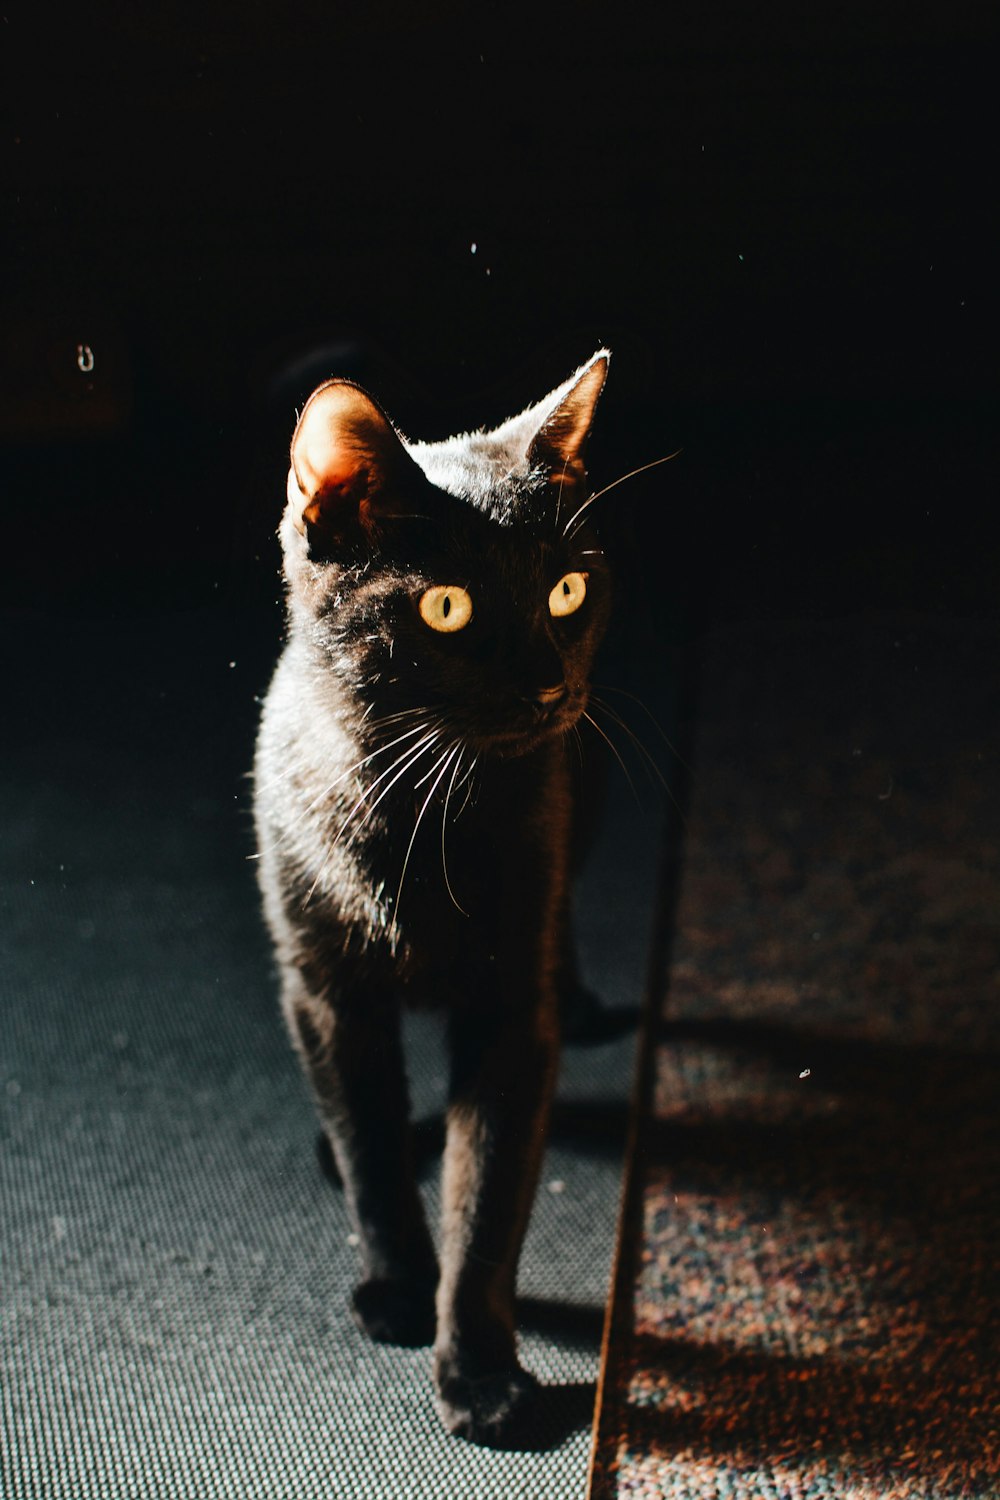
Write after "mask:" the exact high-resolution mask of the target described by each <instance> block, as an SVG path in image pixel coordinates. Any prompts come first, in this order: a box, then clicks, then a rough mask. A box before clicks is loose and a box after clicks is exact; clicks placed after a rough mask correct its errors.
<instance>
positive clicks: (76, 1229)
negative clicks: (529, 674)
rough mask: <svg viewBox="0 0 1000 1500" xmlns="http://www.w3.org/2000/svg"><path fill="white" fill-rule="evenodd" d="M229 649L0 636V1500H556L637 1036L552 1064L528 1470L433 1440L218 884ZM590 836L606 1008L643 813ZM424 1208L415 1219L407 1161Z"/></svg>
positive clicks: (229, 748) (234, 836) (239, 715)
mask: <svg viewBox="0 0 1000 1500" xmlns="http://www.w3.org/2000/svg"><path fill="white" fill-rule="evenodd" d="M251 634H252V631H251V630H250V627H249V626H248V623H247V621H246V619H245V618H242V617H240V616H238V615H236V614H233V615H230V614H227V613H226V612H225V611H224V610H221V609H220V611H219V612H218V613H216V614H214V615H212V616H211V617H201V618H196V617H181V616H178V617H176V618H173V619H160V620H158V621H157V622H155V624H151V623H150V622H148V621H145V622H143V621H138V622H137V621H132V622H126V623H119V624H115V623H109V622H106V621H105V622H103V623H90V624H88V623H83V622H80V621H72V622H69V621H67V622H59V621H55V622H53V621H43V620H40V619H35V618H32V617H31V616H29V615H20V616H17V617H16V618H13V619H8V620H7V621H6V639H7V643H8V646H7V650H8V655H9V657H10V660H9V662H8V664H7V666H8V683H12V684H13V685H14V686H13V689H12V691H13V705H14V712H13V714H12V716H11V723H10V725H9V729H8V731H7V733H6V735H5V743H4V747H3V752H2V765H3V778H2V793H0V797H2V814H3V829H4V837H3V846H2V853H0V912H2V923H3V927H2V939H0V985H2V989H0V1018H2V1021H0V1024H2V1031H0V1035H2V1047H0V1130H2V1147H0V1149H2V1165H0V1256H2V1323H0V1360H2V1370H3V1377H2V1378H3V1408H2V1419H0V1469H2V1493H3V1496H4V1497H5V1500H43V1497H44V1500H57V1497H58V1500H119V1497H121V1500H124V1497H136V1500H138V1497H150V1500H153V1497H155V1500H169V1497H173V1496H178V1497H180V1496H182V1497H184V1500H197V1497H202V1496H204V1497H212V1500H218V1497H220V1496H224V1495H234V1496H235V1495H238V1496H241V1497H251V1496H260V1497H264V1496H267V1497H269V1500H270V1497H275V1496H281V1497H284V1496H288V1497H302V1500H311V1497H317V1496H324V1497H326V1496H341V1495H343V1496H368V1495H370V1496H379V1497H393V1496H421V1497H423V1496H433V1495H442V1496H448V1497H450V1500H461V1497H465V1496H468V1497H470V1500H472V1497H475V1500H491V1497H497V1500H500V1497H503V1500H511V1497H516V1496H525V1497H530V1500H547V1497H552V1500H566V1497H571V1496H573V1495H581V1496H582V1495H583V1493H584V1488H585V1483H586V1465H587V1454H588V1447H589V1427H590V1420H591V1411H592V1406H593V1396H594V1387H593V1382H594V1380H595V1377H596V1374H597V1366H598V1352H599V1340H600V1332H601V1323H602V1316H603V1305H604V1300H605V1294H606V1286H607V1278H608V1270H609V1263H610V1257H611V1252H612V1243H613V1238H614V1227H615V1217H616V1212H617V1202H618V1193H619V1182H620V1166H621V1150H622V1144H623V1136H624V1123H625V1105H626V1101H627V1097H628V1090H629V1084H630V1076H631V1068H632V1057H633V1046H634V1037H633V1035H632V1034H631V1033H629V1034H628V1035H626V1036H625V1037H624V1038H622V1039H620V1040H618V1041H614V1042H610V1043H605V1044H602V1045H600V1046H597V1047H594V1048H591V1049H588V1050H582V1049H581V1050H576V1051H573V1052H569V1053H568V1054H567V1057H566V1061H565V1067H564V1071H563V1076H562V1082H561V1088H560V1095H559V1099H560V1104H559V1113H558V1115H557V1119H556V1123H555V1129H554V1133H553V1139H552V1143H551V1146H550V1149H549V1152H548V1155H547V1158H546V1162H545V1166H544V1171H543V1182H542V1187H541V1190H540V1193H539V1197H538V1202H537V1206H536V1211H535V1214H534V1217H533V1220H532V1224H531V1229H530V1232H529V1239H528V1244H527V1247H526V1253H525V1257H524V1261H523V1266H522V1275H521V1281H520V1293H521V1296H522V1298H523V1318H522V1321H523V1327H524V1337H523V1356H524V1359H525V1361H526V1363H527V1364H528V1365H529V1366H530V1367H531V1369H532V1370H534V1371H535V1372H536V1374H537V1375H538V1376H539V1377H540V1378H541V1379H542V1380H543V1381H544V1382H545V1383H546V1386H547V1387H548V1390H547V1392H546V1396H545V1406H544V1409H543V1412H542V1416H541V1421H540V1425H539V1435H538V1442H537V1445H536V1448H535V1450H534V1451H530V1452H516V1453H504V1454H500V1453H490V1452H485V1451H483V1450H479V1449H476V1448H474V1447H471V1446H469V1445H467V1444H462V1443H460V1442H457V1441H455V1440H448V1439H446V1438H445V1437H444V1435H443V1433H442V1431H441V1430H440V1427H439V1424H438V1421H437V1418H436V1416H435V1413H434V1410H433V1405H432V1400H431V1393H430V1383H429V1364H430V1356H429V1352H428V1351H426V1350H419V1351H408V1350H397V1349H391V1348H381V1347H377V1346H373V1345H372V1344H370V1343H368V1342H367V1341H366V1340H364V1339H363V1338H362V1336H361V1335H360V1334H359V1333H358V1331H357V1330H356V1329H355V1327H354V1325H353V1323H352V1322H351V1320H350V1318H349V1316H348V1315H347V1312H346V1305H345V1299H346V1295H347V1292H348V1290H349V1288H350V1286H351V1284H352V1281H353V1279H354V1277H355V1272H356V1251H355V1249H354V1247H353V1246H352V1244H351V1243H350V1240H349V1225H348V1222H347V1218H346V1214H345V1211H344V1207H343V1204H342V1202H341V1199H340V1197H339V1195H338V1193H337V1192H336V1190H335V1189H333V1188H332V1187H331V1186H330V1185H329V1184H328V1183H327V1182H326V1181H325V1180H324V1179H323V1177H322V1175H321V1173H320V1171H319V1168H318V1166H317V1162H316V1159H315V1155H314V1136H315V1127H314V1121H313V1115H312V1109H311V1105H310V1102H309V1099H308V1097H307V1095H306V1090H305V1087H304V1084H303V1082H302V1080H301V1078H300V1075H299V1071H298V1067H297V1064H296V1062H295V1060H294V1058H293V1056H292V1054H291V1051H290V1048H289V1046H288V1045H287V1042H286V1039H285V1036H284V1033H283V1029H282V1026H281V1022H280V1018H279V1015H278V1012H277V1006H276V1000H275V987H274V983H273V976H272V971H271V964H270V956H269V952H268V948H267V944H266V941H265V937H264V933H263V931H262V926H261V923H260V920H259V914H258V906H257V895H256V889H255V885H254V879H253V867H252V864H250V863H249V862H248V860H247V857H246V856H247V855H248V853H249V851H250V849H251V848H252V844H251V840H250V823H249V794H248V785H247V783H246V782H245V781H242V780H241V779H240V772H241V771H242V770H243V769H244V768H245V767H246V766H248V765H249V762H250V755H251V745H252V736H253V726H254V716H255V707H254V702H253V699H254V695H255V693H259V692H260V691H261V690H262V688H263V686H264V685H265V684H266V679H267V663H268V655H269V652H270V649H271V648H270V645H269V644H267V645H265V644H260V643H259V642H258V644H257V645H255V646H250V647H248V645H247V641H248V637H249V636H250V635H251ZM258 634H259V627H258ZM609 701H610V700H609ZM641 717H642V716H641V714H639V715H638V716H637V718H638V719H641ZM636 727H637V728H639V727H640V726H639V723H638V722H637V723H636ZM645 737H646V738H647V739H649V736H645ZM654 738H655V736H654ZM651 747H652V746H651ZM661 748H662V747H661ZM665 769H666V767H665ZM634 775H636V777H637V784H638V782H639V781H641V771H639V770H638V767H636V769H635V771H634ZM610 811H611V816H610V817H609V818H608V819H607V822H606V829H605V834H604V836H603V838H602V842H601V844H600V847H599V848H598V849H597V851H596V855H595V858H594V859H593V860H592V862H591V865H590V867H589V872H588V875H587V877H586V879H585V881H584V885H583V890H582V892H581V911H582V914H583V920H582V922H581V943H582V949H583V966H584V970H585V975H586V977H587V978H588V979H589V980H590V981H591V982H592V983H593V984H594V985H595V987H597V988H598V989H599V990H600V991H601V992H602V993H603V995H604V996H605V998H606V999H607V1000H609V1001H611V1002H613V1003H616V1004H622V1005H634V1004H636V1003H637V1001H638V998H639V993H640V991H641V987H642V976H643V969H644V964H645V953H646V947H647V940H648V928H649V922H650V913H651V905H652V889H653V876H654V871H655V866H656V857H657V849H656V842H657V830H658V826H659V794H658V793H657V792H655V791H652V790H651V791H649V792H648V793H647V792H642V791H641V789H640V797H639V800H638V803H637V802H635V801H633V800H632V798H631V796H630V794H629V792H628V790H627V789H626V788H625V784H624V780H623V779H621V778H620V786H619V788H618V791H616V793H615V795H614V797H613V799H612V803H611V809H610ZM438 1041H439V1037H438V1035H437V1023H436V1022H435V1021H434V1020H433V1019H428V1018H422V1019H420V1020H419V1021H417V1020H414V1021H413V1022H412V1024H410V1025H409V1026H408V1043H409V1055H410V1058H411V1065H412V1073H413V1089H414V1100H415V1113H416V1114H417V1115H418V1116H428V1115H432V1114H433V1112H434V1110H435V1106H436V1103H437V1102H438V1101H439V1100H440V1096H441V1087H442V1082H443V1075H444V1065H443V1055H442V1054H441V1052H440V1049H439V1047H438V1046H437V1043H438ZM424 1186H425V1190H426V1194H427V1198H428V1200H429V1202H430V1203H431V1204H432V1205H433V1203H434V1200H435V1197H436V1193H437V1164H436V1161H435V1160H433V1159H428V1160H427V1162H426V1166H425V1170H424ZM432 1212H433V1209H432Z"/></svg>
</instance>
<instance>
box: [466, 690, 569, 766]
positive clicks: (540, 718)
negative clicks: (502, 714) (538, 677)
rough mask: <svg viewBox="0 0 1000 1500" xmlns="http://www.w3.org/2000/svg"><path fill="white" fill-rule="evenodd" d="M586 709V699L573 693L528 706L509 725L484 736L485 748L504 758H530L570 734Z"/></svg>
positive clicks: (534, 702) (515, 715)
mask: <svg viewBox="0 0 1000 1500" xmlns="http://www.w3.org/2000/svg"><path fill="white" fill-rule="evenodd" d="M585 707H586V698H585V697H578V696H576V695H570V694H561V695H560V696H559V698H550V699H549V700H548V701H545V700H539V701H533V702H531V703H529V704H525V705H524V706H523V707H521V708H520V709H519V711H518V712H517V713H514V714H511V716H510V719H509V720H508V722H507V723H505V724H504V725H502V726H500V727H498V728H497V729H496V730H495V731H494V732H493V733H492V734H489V735H484V736H483V739H482V746H481V748H482V749H483V750H486V751H487V752H488V751H491V750H492V751H493V752H494V754H497V755H500V756H504V757H510V756H516V755H527V754H528V752H529V751H531V750H536V749H537V748H538V747H539V746H540V745H544V744H548V743H549V742H550V741H552V740H557V739H561V738H562V736H563V735H565V734H568V733H569V731H570V730H571V729H572V728H573V726H574V725H575V724H576V723H577V721H578V720H579V718H580V717H581V715H582V714H583V711H584V708H585Z"/></svg>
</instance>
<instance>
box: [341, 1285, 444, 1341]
mask: <svg viewBox="0 0 1000 1500" xmlns="http://www.w3.org/2000/svg"><path fill="white" fill-rule="evenodd" d="M351 1311H352V1313H353V1314H354V1321H355V1322H356V1323H357V1325H358V1327H359V1328H360V1329H361V1331H362V1332H363V1333H367V1335H368V1337H369V1338H370V1339H374V1340H375V1341H376V1343H379V1344H403V1345H405V1346H407V1347H408V1348H416V1347H418V1346H420V1345H423V1344H432V1343H433V1342H434V1331H435V1326H436V1318H435V1313H434V1285H433V1283H432V1282H427V1281H402V1280H399V1281H396V1280H390V1279H389V1278H384V1279H383V1278H378V1279H373V1280H371V1281H362V1282H361V1283H360V1284H359V1285H358V1286H356V1287H355V1288H354V1291H353V1292H352V1294H351Z"/></svg>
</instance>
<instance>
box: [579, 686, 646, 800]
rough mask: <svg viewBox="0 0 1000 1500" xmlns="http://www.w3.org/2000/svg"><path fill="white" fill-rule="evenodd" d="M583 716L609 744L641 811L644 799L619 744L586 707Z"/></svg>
mask: <svg viewBox="0 0 1000 1500" xmlns="http://www.w3.org/2000/svg"><path fill="white" fill-rule="evenodd" d="M583 717H584V718H585V719H586V721H587V723H588V724H590V725H591V727H592V728H594V729H596V730H597V733H598V734H599V735H600V736H601V739H602V740H603V741H604V743H605V744H606V745H607V747H608V749H609V750H610V751H611V754H612V755H613V756H614V758H615V760H616V761H617V762H618V764H619V765H620V766H621V768H622V774H623V776H624V777H625V780H626V781H627V782H628V784H629V787H630V788H631V791H632V796H633V797H634V798H635V800H636V805H637V807H638V808H639V809H640V811H641V809H642V801H641V799H640V797H639V793H638V792H637V791H636V789H635V782H634V781H633V780H632V778H631V776H630V775H629V772H628V767H627V766H626V764H625V762H624V761H623V760H622V758H621V756H620V754H619V753H618V747H617V745H615V743H614V741H613V740H611V739H609V738H608V736H607V735H606V734H605V733H604V730H603V729H602V728H601V726H600V724H598V722H597V720H596V719H593V718H591V716H590V714H588V713H587V711H586V709H584V712H583Z"/></svg>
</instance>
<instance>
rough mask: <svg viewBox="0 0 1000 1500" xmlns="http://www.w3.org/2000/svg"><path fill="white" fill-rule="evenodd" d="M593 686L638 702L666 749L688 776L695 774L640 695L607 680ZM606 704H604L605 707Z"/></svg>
mask: <svg viewBox="0 0 1000 1500" xmlns="http://www.w3.org/2000/svg"><path fill="white" fill-rule="evenodd" d="M594 686H595V688H597V689H598V691H599V692H602V693H619V694H620V695H621V697H623V698H628V699H630V700H631V702H633V703H636V704H638V706H639V707H640V708H641V709H642V711H643V713H644V714H645V715H646V718H647V719H648V720H649V722H650V723H651V724H652V726H653V728H654V729H655V730H656V732H657V734H658V735H659V736H660V739H661V740H662V741H663V743H664V744H665V745H666V747H667V749H668V750H669V751H670V753H671V755H673V756H675V757H676V759H677V760H678V761H679V762H680V764H681V765H682V766H683V767H684V769H685V771H687V773H688V775H689V776H693V775H694V774H695V773H694V768H693V767H692V766H689V765H688V763H687V761H686V760H685V759H684V757H683V755H682V754H681V752H680V751H679V750H678V748H677V746H676V745H675V744H674V742H673V740H672V739H670V737H669V735H668V734H667V732H666V730H665V729H664V728H663V725H662V724H661V723H660V721H659V719H658V718H657V717H656V715H655V714H654V713H653V712H652V711H651V710H650V709H649V707H648V706H647V705H646V704H645V703H643V701H642V699H641V698H640V697H638V696H637V694H635V693H630V692H629V691H628V690H627V689H626V688H620V687H614V686H613V685H612V684H611V683H609V682H595V683H594ZM606 706H607V705H605V707H606Z"/></svg>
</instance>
